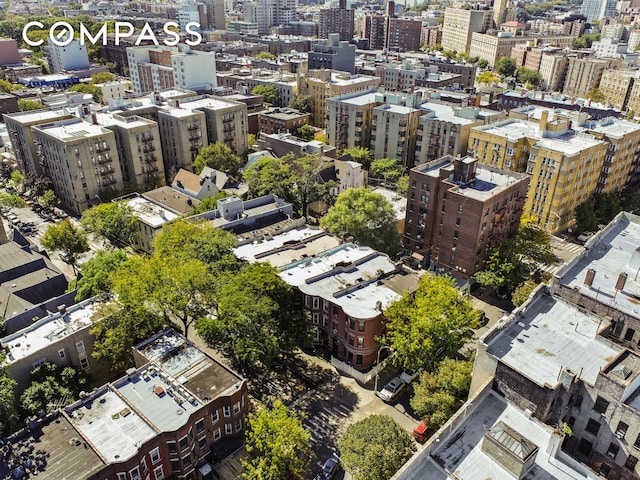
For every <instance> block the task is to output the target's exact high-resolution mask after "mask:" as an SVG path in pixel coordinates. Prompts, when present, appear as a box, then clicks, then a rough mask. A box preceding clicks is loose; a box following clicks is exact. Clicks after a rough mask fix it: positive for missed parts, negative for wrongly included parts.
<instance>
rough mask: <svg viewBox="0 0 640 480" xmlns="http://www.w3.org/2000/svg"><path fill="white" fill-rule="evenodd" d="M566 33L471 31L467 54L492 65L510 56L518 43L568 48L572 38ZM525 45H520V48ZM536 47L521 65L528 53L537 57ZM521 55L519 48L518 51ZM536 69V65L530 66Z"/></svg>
mask: <svg viewBox="0 0 640 480" xmlns="http://www.w3.org/2000/svg"><path fill="white" fill-rule="evenodd" d="M574 38H575V37H571V36H568V35H553V36H541V37H515V36H513V34H512V33H510V32H498V34H497V35H490V34H485V33H473V34H472V35H471V43H470V46H469V55H471V56H472V57H478V58H481V59H485V60H486V61H487V62H489V65H491V66H494V65H495V64H496V62H497V61H498V60H499V59H500V58H502V57H511V56H512V49H513V48H514V47H516V46H519V45H524V46H531V47H534V46H535V45H539V44H545V45H552V46H555V47H558V48H569V47H570V46H571V43H572V42H573V39H574ZM522 48H525V47H520V49H522ZM537 50H538V49H534V48H532V49H531V51H529V52H528V53H527V56H526V57H525V58H522V59H521V60H520V61H521V62H522V61H524V63H523V65H524V66H527V58H528V57H529V55H534V57H536V58H539V56H540V55H541V53H540V52H538V51H537ZM518 52H519V54H520V55H522V52H521V50H519V51H518ZM536 62H537V61H536V60H535V58H532V59H531V60H530V64H531V65H532V66H534V67H535V64H536ZM527 68H532V67H527ZM532 69H533V70H537V67H535V68H532Z"/></svg>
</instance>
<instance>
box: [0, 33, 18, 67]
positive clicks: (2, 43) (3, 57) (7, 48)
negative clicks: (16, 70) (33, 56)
mask: <svg viewBox="0 0 640 480" xmlns="http://www.w3.org/2000/svg"><path fill="white" fill-rule="evenodd" d="M19 63H22V57H20V53H19V52H18V44H17V43H16V41H15V40H13V39H12V38H0V65H17V64H19Z"/></svg>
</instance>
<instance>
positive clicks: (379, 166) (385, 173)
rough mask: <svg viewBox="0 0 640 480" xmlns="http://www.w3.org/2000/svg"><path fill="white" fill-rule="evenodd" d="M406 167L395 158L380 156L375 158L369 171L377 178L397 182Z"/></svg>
mask: <svg viewBox="0 0 640 480" xmlns="http://www.w3.org/2000/svg"><path fill="white" fill-rule="evenodd" d="M403 170H404V168H403V167H402V165H400V163H399V162H398V161H397V160H395V159H393V158H380V159H378V160H374V161H373V162H372V163H371V167H370V168H369V173H370V175H371V176H372V177H375V178H384V181H385V182H392V183H395V182H397V181H398V179H399V178H400V176H401V175H402V172H403Z"/></svg>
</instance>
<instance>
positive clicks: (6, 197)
mask: <svg viewBox="0 0 640 480" xmlns="http://www.w3.org/2000/svg"><path fill="white" fill-rule="evenodd" d="M0 205H2V206H5V207H13V208H26V207H27V206H28V205H27V202H25V201H24V200H23V199H22V198H20V196H19V195H16V194H15V193H3V192H0Z"/></svg>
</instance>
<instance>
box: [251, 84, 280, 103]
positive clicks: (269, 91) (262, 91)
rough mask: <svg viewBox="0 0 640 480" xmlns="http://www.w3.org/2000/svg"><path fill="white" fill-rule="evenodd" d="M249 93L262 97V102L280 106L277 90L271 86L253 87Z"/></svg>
mask: <svg viewBox="0 0 640 480" xmlns="http://www.w3.org/2000/svg"><path fill="white" fill-rule="evenodd" d="M251 93H253V94H254V95H262V98H263V99H264V101H265V102H267V103H270V104H272V105H279V104H280V95H279V94H278V89H277V88H276V86H275V85H273V84H269V85H257V86H255V87H253V90H251Z"/></svg>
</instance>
